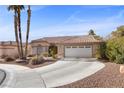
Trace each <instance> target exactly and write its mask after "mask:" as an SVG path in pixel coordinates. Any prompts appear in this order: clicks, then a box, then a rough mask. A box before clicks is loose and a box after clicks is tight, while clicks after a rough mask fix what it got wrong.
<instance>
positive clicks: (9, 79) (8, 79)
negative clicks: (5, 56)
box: [0, 69, 14, 88]
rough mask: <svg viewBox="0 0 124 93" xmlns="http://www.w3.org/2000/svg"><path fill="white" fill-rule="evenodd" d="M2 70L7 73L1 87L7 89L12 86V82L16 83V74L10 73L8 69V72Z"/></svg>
mask: <svg viewBox="0 0 124 93" xmlns="http://www.w3.org/2000/svg"><path fill="white" fill-rule="evenodd" d="M2 70H3V71H4V72H5V73H6V77H5V78H4V80H3V82H2V84H1V85H0V88H7V87H9V86H10V84H11V83H12V82H13V83H14V80H13V77H14V74H13V72H10V71H9V70H7V69H6V70H5V69H2Z"/></svg>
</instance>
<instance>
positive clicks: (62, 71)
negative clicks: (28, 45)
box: [0, 59, 105, 87]
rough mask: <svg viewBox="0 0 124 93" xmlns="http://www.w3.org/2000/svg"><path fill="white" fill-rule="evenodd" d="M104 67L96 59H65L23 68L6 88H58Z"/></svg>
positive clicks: (15, 73)
mask: <svg viewBox="0 0 124 93" xmlns="http://www.w3.org/2000/svg"><path fill="white" fill-rule="evenodd" d="M104 66H105V65H104V64H103V63H100V62H98V61H96V60H95V59H63V60H60V61H58V62H56V63H54V64H51V65H48V66H44V67H40V68H35V69H29V68H24V70H23V67H22V70H14V71H13V76H12V77H13V79H11V83H10V82H9V84H8V85H7V84H4V86H5V85H7V86H5V87H57V86H61V85H66V84H69V83H72V82H75V81H77V80H80V79H83V78H85V77H87V76H90V75H92V74H94V73H96V72H97V71H99V70H100V69H102V68H103V67H104ZM0 67H1V66H0ZM15 68H16V67H15ZM20 68H21V67H20Z"/></svg>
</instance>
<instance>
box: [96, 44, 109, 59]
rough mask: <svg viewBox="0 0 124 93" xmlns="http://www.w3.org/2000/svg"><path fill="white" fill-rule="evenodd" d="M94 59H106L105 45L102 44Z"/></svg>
mask: <svg viewBox="0 0 124 93" xmlns="http://www.w3.org/2000/svg"><path fill="white" fill-rule="evenodd" d="M96 58H98V59H108V58H107V56H106V43H105V42H103V43H101V44H100V46H99V47H98V49H97V52H96Z"/></svg>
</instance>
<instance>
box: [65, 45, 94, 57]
mask: <svg viewBox="0 0 124 93" xmlns="http://www.w3.org/2000/svg"><path fill="white" fill-rule="evenodd" d="M65 57H92V48H91V47H89V48H85V47H84V48H81V47H77V48H72V47H71V48H68V47H65Z"/></svg>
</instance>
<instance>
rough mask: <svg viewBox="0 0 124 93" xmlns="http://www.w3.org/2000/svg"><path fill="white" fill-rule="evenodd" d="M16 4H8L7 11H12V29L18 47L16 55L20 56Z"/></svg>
mask: <svg viewBox="0 0 124 93" xmlns="http://www.w3.org/2000/svg"><path fill="white" fill-rule="evenodd" d="M17 7H18V6H17V5H10V6H8V11H10V10H11V11H14V30H15V38H16V44H17V49H18V55H19V57H20V45H19V39H18V29H17V28H18V27H17V20H18V18H17Z"/></svg>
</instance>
